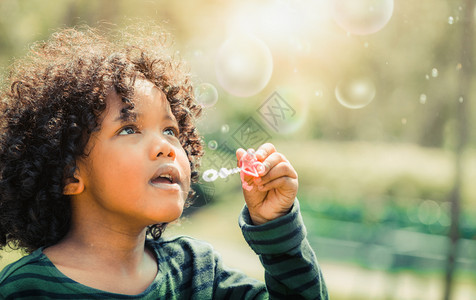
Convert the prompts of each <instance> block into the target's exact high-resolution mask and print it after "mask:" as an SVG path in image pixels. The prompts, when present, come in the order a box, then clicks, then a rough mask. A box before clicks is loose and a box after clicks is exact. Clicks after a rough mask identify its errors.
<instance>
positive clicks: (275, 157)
mask: <svg viewBox="0 0 476 300" xmlns="http://www.w3.org/2000/svg"><path fill="white" fill-rule="evenodd" d="M281 162H286V163H289V162H288V160H287V159H286V157H284V155H283V154H281V153H279V152H273V153H271V154H270V155H269V156H268V157H267V158H266V159H265V160H264V161H263V166H264V170H263V171H261V172H260V175H261V177H263V176H265V175H266V174H268V172H269V171H270V170H272V169H273V168H274V167H275V166H276V165H278V164H279V163H281Z"/></svg>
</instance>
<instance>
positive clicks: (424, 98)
mask: <svg viewBox="0 0 476 300" xmlns="http://www.w3.org/2000/svg"><path fill="white" fill-rule="evenodd" d="M426 99H427V97H426V94H421V95H420V103H421V104H425V103H426Z"/></svg>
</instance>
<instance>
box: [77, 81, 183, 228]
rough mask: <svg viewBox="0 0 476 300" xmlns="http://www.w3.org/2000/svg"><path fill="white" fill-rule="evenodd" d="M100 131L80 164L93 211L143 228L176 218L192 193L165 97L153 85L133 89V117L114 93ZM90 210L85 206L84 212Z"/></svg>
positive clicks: (104, 114) (93, 137) (86, 192)
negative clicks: (123, 113) (125, 113)
mask: <svg viewBox="0 0 476 300" xmlns="http://www.w3.org/2000/svg"><path fill="white" fill-rule="evenodd" d="M106 104H107V107H106V110H105V112H104V113H103V116H102V119H101V120H100V121H101V127H100V131H98V132H94V133H93V134H92V135H91V139H90V141H89V143H88V145H87V146H86V153H88V152H89V153H90V154H89V156H88V157H86V158H81V159H80V160H79V161H78V167H79V172H80V175H81V177H82V178H83V180H84V191H83V193H81V194H80V195H79V196H82V197H87V200H88V203H91V204H92V205H91V209H94V210H98V211H99V213H100V214H102V215H104V217H105V218H113V219H114V220H123V221H124V222H126V224H130V225H133V224H134V225H135V224H137V225H140V226H147V225H150V224H156V223H161V222H171V221H173V220H175V219H177V218H178V217H180V215H181V213H182V210H183V206H184V203H185V200H186V198H187V196H188V192H189V189H190V164H189V160H188V158H187V155H186V153H185V151H184V149H183V148H182V146H181V144H180V142H179V140H178V124H177V121H176V119H175V117H174V115H173V114H172V112H171V110H170V105H169V102H168V101H167V99H166V97H165V95H164V94H163V93H162V92H161V91H160V90H159V89H158V88H156V87H155V86H154V85H153V84H152V83H151V82H149V81H146V80H138V81H137V82H136V85H135V96H134V104H135V108H134V110H133V113H134V114H135V120H134V118H130V119H129V120H123V118H121V109H123V108H124V107H126V105H125V104H124V103H123V102H122V101H121V98H120V96H119V95H117V94H116V93H111V94H110V95H109V96H108V97H107V99H106ZM88 209H89V208H88Z"/></svg>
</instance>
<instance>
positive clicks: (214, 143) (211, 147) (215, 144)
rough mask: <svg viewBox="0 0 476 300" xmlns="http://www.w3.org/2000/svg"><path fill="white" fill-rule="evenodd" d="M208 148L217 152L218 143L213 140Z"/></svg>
mask: <svg viewBox="0 0 476 300" xmlns="http://www.w3.org/2000/svg"><path fill="white" fill-rule="evenodd" d="M208 148H209V149H210V150H216V149H217V148H218V143H217V141H215V140H211V141H209V142H208Z"/></svg>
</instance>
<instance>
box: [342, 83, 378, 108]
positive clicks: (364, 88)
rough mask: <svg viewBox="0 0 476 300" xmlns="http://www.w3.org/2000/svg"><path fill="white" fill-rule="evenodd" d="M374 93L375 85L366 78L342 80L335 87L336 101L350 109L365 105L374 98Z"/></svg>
mask: <svg viewBox="0 0 476 300" xmlns="http://www.w3.org/2000/svg"><path fill="white" fill-rule="evenodd" d="M375 93H376V92H375V85H374V83H373V82H372V80H370V79H368V78H354V79H350V80H344V81H341V82H340V83H339V84H338V85H337V86H336V88H335V96H336V98H337V101H339V103H340V104H342V105H343V106H344V107H347V108H351V109H358V108H363V107H365V106H367V105H368V104H369V103H370V102H372V100H373V99H374V97H375Z"/></svg>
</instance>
